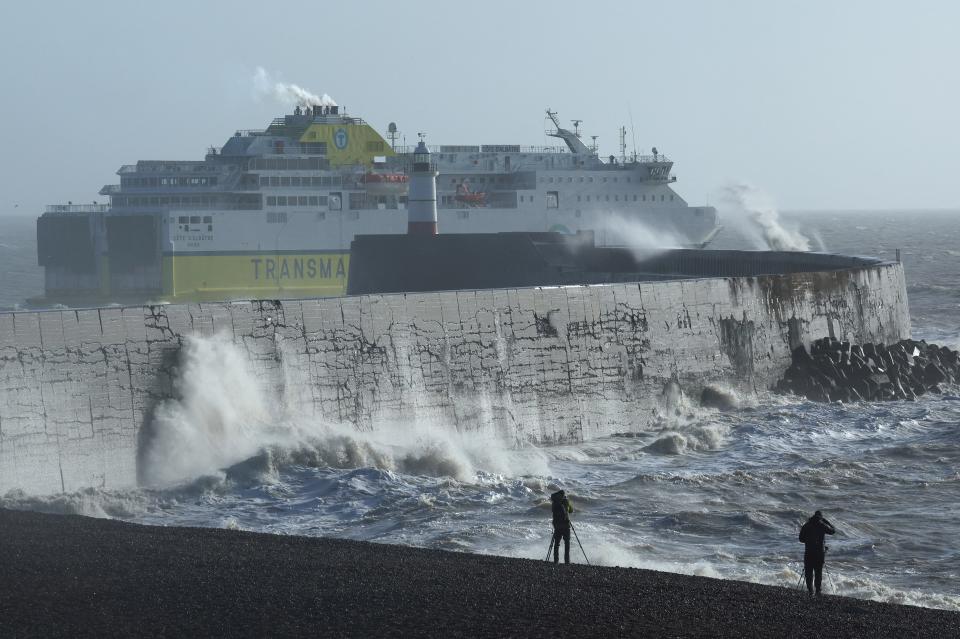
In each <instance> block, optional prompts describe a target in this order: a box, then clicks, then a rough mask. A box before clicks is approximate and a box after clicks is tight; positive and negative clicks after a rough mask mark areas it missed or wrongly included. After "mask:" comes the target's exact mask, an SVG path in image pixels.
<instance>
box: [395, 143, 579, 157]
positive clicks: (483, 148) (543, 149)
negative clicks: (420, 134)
mask: <svg viewBox="0 0 960 639" xmlns="http://www.w3.org/2000/svg"><path fill="white" fill-rule="evenodd" d="M468 146H470V145H468ZM472 146H473V147H474V148H479V150H477V151H474V150H470V151H450V150H449V149H446V148H444V147H442V146H437V145H432V144H428V145H427V150H428V151H430V153H437V154H440V153H444V154H446V153H457V154H458V155H483V154H497V155H510V154H517V153H526V154H530V153H543V154H547V153H570V150H569V149H567V148H566V147H562V146H519V145H508V146H510V150H509V151H505V150H502V147H503V146H504V145H496V144H487V145H472ZM493 147H500V148H499V149H496V150H494V148H493ZM415 149H416V147H415V146H409V145H408V146H398V147H397V148H396V149H394V150H395V151H396V152H397V153H400V154H411V153H413V152H414V150H415Z"/></svg>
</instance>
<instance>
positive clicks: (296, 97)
mask: <svg viewBox="0 0 960 639" xmlns="http://www.w3.org/2000/svg"><path fill="white" fill-rule="evenodd" d="M253 86H254V89H255V91H256V93H257V95H258V96H271V97H273V98H274V99H275V100H277V101H279V102H283V103H284V104H297V105H299V106H303V107H306V106H337V103H336V102H334V100H333V98H331V97H330V96H329V95H327V94H326V93H324V94H323V95H319V96H318V95H316V94H314V93H311V92H310V91H307V90H306V89H304V88H303V87H301V86H298V85H296V84H287V83H285V82H278V81H276V80H275V79H274V78H271V77H270V74H269V73H267V70H266V69H264V68H263V67H257V70H256V72H255V73H254V74H253Z"/></svg>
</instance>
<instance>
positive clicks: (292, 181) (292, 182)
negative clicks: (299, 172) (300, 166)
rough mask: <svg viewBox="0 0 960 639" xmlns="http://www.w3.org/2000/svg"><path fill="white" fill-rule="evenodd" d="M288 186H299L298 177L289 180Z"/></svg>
mask: <svg viewBox="0 0 960 639" xmlns="http://www.w3.org/2000/svg"><path fill="white" fill-rule="evenodd" d="M290 186H300V178H298V177H292V178H290Z"/></svg>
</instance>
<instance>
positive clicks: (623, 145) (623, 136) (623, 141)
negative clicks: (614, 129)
mask: <svg viewBox="0 0 960 639" xmlns="http://www.w3.org/2000/svg"><path fill="white" fill-rule="evenodd" d="M618 133H619V134H620V162H621V163H622V164H626V162H627V127H625V126H621V127H620V130H619V131H618Z"/></svg>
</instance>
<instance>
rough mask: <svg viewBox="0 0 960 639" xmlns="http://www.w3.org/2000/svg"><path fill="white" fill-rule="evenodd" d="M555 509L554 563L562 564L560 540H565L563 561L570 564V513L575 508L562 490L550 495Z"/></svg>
mask: <svg viewBox="0 0 960 639" xmlns="http://www.w3.org/2000/svg"><path fill="white" fill-rule="evenodd" d="M550 503H551V505H552V507H553V563H555V564H558V563H560V540H561V539H562V540H563V561H564V563H568V564H569V563H570V513H572V512H573V506H572V505H571V504H570V500H569V499H567V495H566V493H565V492H563V491H562V490H558V491H557V492H555V493H553V494H552V495H550Z"/></svg>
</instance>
